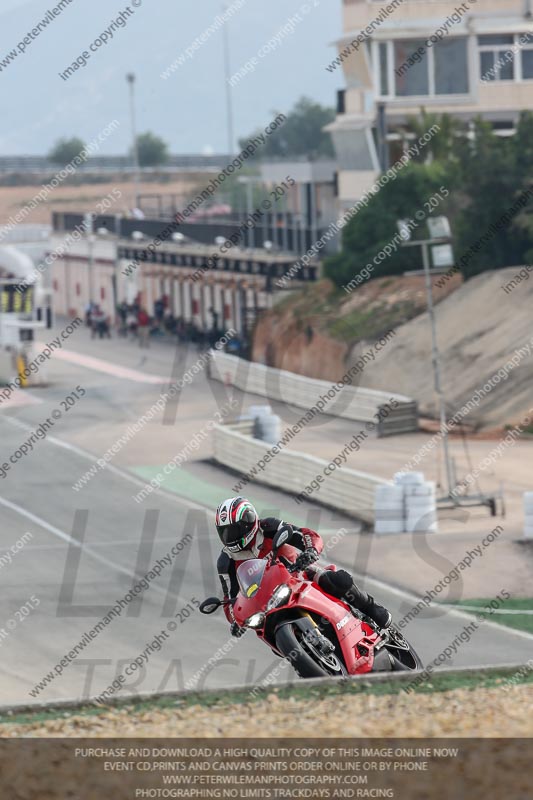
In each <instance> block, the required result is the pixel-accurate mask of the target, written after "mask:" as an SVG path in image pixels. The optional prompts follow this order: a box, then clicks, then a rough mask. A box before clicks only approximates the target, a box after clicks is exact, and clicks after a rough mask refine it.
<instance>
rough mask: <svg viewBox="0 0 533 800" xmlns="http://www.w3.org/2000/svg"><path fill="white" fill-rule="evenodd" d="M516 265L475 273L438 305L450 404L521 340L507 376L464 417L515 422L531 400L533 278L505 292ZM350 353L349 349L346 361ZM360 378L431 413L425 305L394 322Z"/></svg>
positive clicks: (460, 400) (468, 393)
mask: <svg viewBox="0 0 533 800" xmlns="http://www.w3.org/2000/svg"><path fill="white" fill-rule="evenodd" d="M517 271H518V270H517V269H516V268H511V269H505V270H498V271H496V272H487V273H484V274H482V275H479V276H478V277H476V278H474V279H472V280H470V281H467V282H466V283H464V284H463V285H462V286H461V287H460V288H459V289H457V290H456V291H455V292H453V294H451V295H450V296H449V297H447V298H446V299H445V300H443V301H442V302H441V303H439V305H438V306H437V308H436V320H437V332H438V339H439V347H440V349H441V353H442V383H443V389H444V392H445V395H446V399H447V401H448V404H449V408H450V410H451V411H452V412H453V411H454V410H456V409H459V408H460V407H461V406H462V405H463V404H464V403H466V402H467V401H468V400H469V399H470V398H471V397H472V396H473V395H474V394H475V392H476V390H477V389H480V388H481V387H483V385H484V384H485V383H486V381H487V380H489V379H490V378H491V377H492V376H493V375H494V374H495V373H496V372H497V371H498V369H499V368H500V367H503V366H504V365H505V364H506V363H507V362H508V361H509V359H510V358H511V357H512V356H513V354H514V353H515V351H516V349H518V348H525V349H524V351H523V352H524V355H523V357H522V358H521V359H520V363H519V364H518V366H516V367H515V368H513V369H512V370H511V371H510V373H509V375H508V377H507V379H506V380H502V381H501V382H500V383H498V384H497V385H495V386H494V388H493V389H492V390H491V391H490V392H488V393H487V396H486V397H485V398H483V399H482V400H481V402H480V405H479V409H476V410H475V411H472V412H471V414H469V418H468V421H469V422H475V423H477V424H479V425H484V426H486V425H503V424H510V423H516V422H519V421H520V420H521V419H522V418H523V416H524V415H525V414H526V413H527V411H528V410H529V409H530V408H533V391H532V390H533V280H529V281H523V282H522V283H521V284H520V285H519V286H518V287H517V288H515V289H514V291H512V292H511V293H510V294H506V293H505V292H504V290H503V288H502V287H503V286H504V285H506V284H507V283H508V282H509V281H510V280H511V279H512V278H513V276H514V275H515V274H516V273H517ZM528 348H529V352H528ZM354 357H355V353H354V352H352V353H351V354H350V357H349V358H348V362H350V361H351V360H352V359H353V358H354ZM363 384H364V385H365V386H369V387H372V388H376V389H387V390H391V389H394V390H395V391H399V392H405V393H406V394H410V395H412V396H413V397H415V398H416V399H417V400H418V401H419V403H420V407H421V410H422V411H423V412H429V413H432V414H435V402H434V390H433V374H432V369H431V338H430V329H429V320H428V315H427V313H424V314H422V315H420V316H418V317H417V318H415V319H413V320H411V321H410V322H407V323H406V324H404V325H402V326H400V327H399V328H398V330H397V334H396V336H395V338H394V340H393V342H392V343H391V346H390V347H389V348H387V349H385V350H384V352H383V353H382V355H381V357H380V359H379V369H374V370H372V371H369V373H368V375H367V374H365V377H364V380H363Z"/></svg>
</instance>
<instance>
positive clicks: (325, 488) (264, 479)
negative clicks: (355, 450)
mask: <svg viewBox="0 0 533 800" xmlns="http://www.w3.org/2000/svg"><path fill="white" fill-rule="evenodd" d="M213 436H214V456H215V460H216V461H218V463H219V464H223V465H224V466H226V467H230V468H231V469H234V470H236V471H237V472H239V473H241V474H242V475H243V476H245V477H247V478H248V479H249V480H250V481H257V482H258V483H264V484H266V485H267V486H273V487H275V488H278V489H284V490H285V491H288V492H293V493H294V494H296V495H299V494H300V493H301V492H302V490H303V489H304V488H305V487H306V486H308V485H309V484H310V483H311V481H312V480H314V479H315V478H316V477H317V475H320V474H322V473H323V469H324V467H326V466H327V464H328V463H329V462H328V461H324V460H323V459H320V458H315V457H314V456H310V455H307V454H306V453H299V452H296V451H294V450H280V451H279V452H278V453H277V454H271V455H270V456H269V455H268V453H269V451H270V449H271V446H269V445H266V444H265V442H262V441H260V440H259V439H253V438H251V437H250V436H246V435H244V434H243V433H241V432H240V431H238V430H235V429H234V427H233V426H232V425H217V426H215V428H214V431H213ZM265 457H266V458H268V460H266V459H265ZM385 483H386V481H384V480H382V479H381V478H377V477H375V476H374V475H368V474H367V473H365V472H357V471H356V470H352V469H345V468H344V467H343V468H342V469H337V470H335V472H333V473H332V474H331V475H330V476H328V477H327V478H326V479H325V480H324V482H323V483H322V484H321V486H320V491H317V492H315V493H314V494H313V496H312V497H313V500H315V501H316V502H320V503H322V504H323V505H326V506H329V507H331V508H336V509H340V510H342V511H343V512H344V513H345V514H348V515H349V516H353V517H356V518H357V519H359V520H362V521H363V522H367V523H369V524H371V523H372V522H373V521H374V492H375V490H376V487H378V486H382V485H384V484H385ZM244 485H246V484H244Z"/></svg>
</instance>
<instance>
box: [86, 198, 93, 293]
mask: <svg viewBox="0 0 533 800" xmlns="http://www.w3.org/2000/svg"><path fill="white" fill-rule="evenodd" d="M87 220H88V223H89V230H88V232H87V246H88V251H89V252H88V255H89V264H88V266H89V276H88V277H89V302H95V297H94V217H93V215H92V214H88V215H87Z"/></svg>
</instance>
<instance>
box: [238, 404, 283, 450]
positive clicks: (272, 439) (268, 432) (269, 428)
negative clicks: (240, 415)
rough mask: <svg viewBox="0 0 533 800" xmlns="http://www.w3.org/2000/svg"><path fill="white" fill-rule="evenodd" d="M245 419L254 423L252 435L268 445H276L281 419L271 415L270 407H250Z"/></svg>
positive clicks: (279, 436)
mask: <svg viewBox="0 0 533 800" xmlns="http://www.w3.org/2000/svg"><path fill="white" fill-rule="evenodd" d="M246 416H247V417H250V418H251V419H253V421H254V435H255V437H256V439H261V440H262V441H263V442H268V444H276V442H279V440H280V438H281V417H278V415H277V414H273V413H272V409H271V407H270V406H250V408H249V409H248V414H247V415H246Z"/></svg>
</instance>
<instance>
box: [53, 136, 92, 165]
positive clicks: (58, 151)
mask: <svg viewBox="0 0 533 800" xmlns="http://www.w3.org/2000/svg"><path fill="white" fill-rule="evenodd" d="M84 147H85V142H83V140H82V139H79V138H78V137H77V136H73V137H72V138H71V139H59V140H58V141H57V142H56V143H55V145H54V146H53V148H52V149H51V150H50V152H49V153H48V160H49V161H51V162H52V164H58V165H60V166H62V167H64V166H65V164H70V162H71V161H72V160H73V159H74V158H76V156H78V155H79V154H80V153H81V151H82V150H83V149H84Z"/></svg>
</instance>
